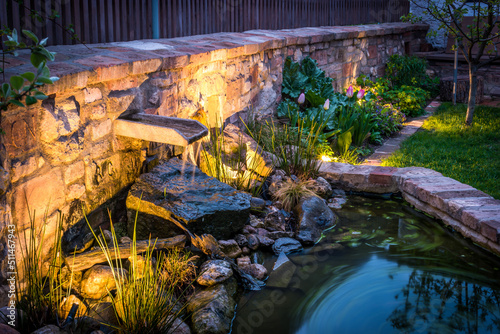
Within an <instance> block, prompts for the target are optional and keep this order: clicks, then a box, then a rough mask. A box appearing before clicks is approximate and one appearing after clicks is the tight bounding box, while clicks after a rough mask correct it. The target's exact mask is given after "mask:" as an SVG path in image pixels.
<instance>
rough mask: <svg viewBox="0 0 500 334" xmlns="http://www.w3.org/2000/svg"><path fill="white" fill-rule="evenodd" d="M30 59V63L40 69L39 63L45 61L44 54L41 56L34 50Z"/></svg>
mask: <svg viewBox="0 0 500 334" xmlns="http://www.w3.org/2000/svg"><path fill="white" fill-rule="evenodd" d="M30 60H31V64H32V65H33V66H35V67H36V68H38V69H40V64H43V63H44V62H45V61H46V58H45V57H44V56H42V55H41V54H39V53H36V52H34V53H32V54H31V58H30ZM39 74H40V73H39Z"/></svg>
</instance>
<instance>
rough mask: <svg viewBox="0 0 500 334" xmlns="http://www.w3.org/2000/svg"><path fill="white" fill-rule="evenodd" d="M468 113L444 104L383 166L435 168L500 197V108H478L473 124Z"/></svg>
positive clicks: (463, 108) (464, 109)
mask: <svg viewBox="0 0 500 334" xmlns="http://www.w3.org/2000/svg"><path fill="white" fill-rule="evenodd" d="M465 113H466V106H465V105H457V106H455V107H454V106H452V105H451V104H443V105H441V107H439V108H438V109H437V111H436V113H435V114H434V115H433V116H432V117H429V118H428V119H427V121H425V123H424V125H423V127H422V130H421V131H418V132H417V133H416V134H415V135H413V136H411V137H410V138H409V139H407V140H406V141H404V142H403V144H402V145H401V148H400V149H399V150H398V151H396V152H395V153H394V154H393V155H392V156H390V157H389V158H388V159H387V160H385V161H384V162H383V165H384V166H394V167H410V166H419V167H427V168H431V169H433V170H435V171H438V172H440V173H442V174H443V175H445V176H448V177H451V178H453V179H455V180H458V181H460V182H462V183H466V184H469V185H471V186H473V187H474V188H477V189H479V190H482V191H484V192H486V193H488V194H490V195H491V196H493V197H495V198H497V199H500V108H491V107H482V106H481V107H477V108H476V111H475V114H474V124H473V125H472V126H471V127H465V126H464V125H463V124H464V121H465Z"/></svg>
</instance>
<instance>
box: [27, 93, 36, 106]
mask: <svg viewBox="0 0 500 334" xmlns="http://www.w3.org/2000/svg"><path fill="white" fill-rule="evenodd" d="M37 102H38V100H37V99H36V98H35V97H33V96H31V95H28V96H26V105H28V106H30V105H32V104H35V103H37Z"/></svg>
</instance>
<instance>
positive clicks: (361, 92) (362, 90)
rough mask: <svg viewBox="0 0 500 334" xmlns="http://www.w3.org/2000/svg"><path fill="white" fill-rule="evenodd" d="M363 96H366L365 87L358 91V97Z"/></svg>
mask: <svg viewBox="0 0 500 334" xmlns="http://www.w3.org/2000/svg"><path fill="white" fill-rule="evenodd" d="M363 96H365V90H364V89H360V90H359V92H358V99H362V98H363Z"/></svg>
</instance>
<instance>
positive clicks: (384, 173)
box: [368, 167, 398, 185]
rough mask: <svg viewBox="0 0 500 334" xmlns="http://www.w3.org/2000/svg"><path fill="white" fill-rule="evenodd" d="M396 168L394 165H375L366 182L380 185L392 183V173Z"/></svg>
mask: <svg viewBox="0 0 500 334" xmlns="http://www.w3.org/2000/svg"><path fill="white" fill-rule="evenodd" d="M397 170H398V169H397V168H395V167H376V168H375V169H374V170H373V171H372V172H371V173H370V176H369V177H368V182H370V183H374V184H380V185H392V183H393V180H392V175H394V173H396V171H397Z"/></svg>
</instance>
